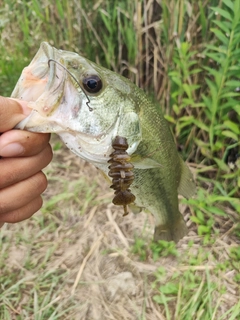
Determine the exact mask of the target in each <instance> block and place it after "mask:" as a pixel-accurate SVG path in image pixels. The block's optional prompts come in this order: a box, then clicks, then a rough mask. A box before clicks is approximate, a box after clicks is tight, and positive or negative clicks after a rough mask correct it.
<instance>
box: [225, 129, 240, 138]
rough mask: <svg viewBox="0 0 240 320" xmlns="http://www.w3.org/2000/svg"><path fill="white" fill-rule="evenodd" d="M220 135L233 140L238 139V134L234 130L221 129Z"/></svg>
mask: <svg viewBox="0 0 240 320" xmlns="http://www.w3.org/2000/svg"><path fill="white" fill-rule="evenodd" d="M222 135H223V136H225V137H228V138H231V139H233V140H236V141H237V140H238V136H237V135H236V134H235V133H234V132H232V131H229V130H223V131H222Z"/></svg>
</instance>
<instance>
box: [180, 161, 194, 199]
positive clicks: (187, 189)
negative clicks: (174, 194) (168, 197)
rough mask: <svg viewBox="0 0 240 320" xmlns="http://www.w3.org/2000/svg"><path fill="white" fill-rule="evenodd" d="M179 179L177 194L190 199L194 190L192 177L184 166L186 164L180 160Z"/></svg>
mask: <svg viewBox="0 0 240 320" xmlns="http://www.w3.org/2000/svg"><path fill="white" fill-rule="evenodd" d="M180 164H181V179H180V182H179V185H178V193H179V194H181V195H182V196H184V198H187V199H188V198H191V197H192V196H193V195H194V193H195V190H196V185H195V182H194V180H193V175H192V173H191V171H190V169H189V168H188V166H187V165H186V163H185V162H184V161H183V160H182V159H181V161H180Z"/></svg>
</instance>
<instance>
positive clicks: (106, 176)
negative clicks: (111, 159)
mask: <svg viewBox="0 0 240 320" xmlns="http://www.w3.org/2000/svg"><path fill="white" fill-rule="evenodd" d="M99 172H100V173H101V175H102V176H103V178H104V180H105V181H107V183H108V184H111V179H110V178H109V176H108V175H107V174H106V173H105V172H103V171H102V170H99Z"/></svg>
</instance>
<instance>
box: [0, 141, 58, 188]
mask: <svg viewBox="0 0 240 320" xmlns="http://www.w3.org/2000/svg"><path fill="white" fill-rule="evenodd" d="M52 156H53V154H52V149H51V146H50V145H49V144H48V145H47V146H46V148H45V149H44V150H43V151H42V152H40V153H39V154H37V155H35V156H32V157H23V158H2V159H0V168H1V177H0V189H2V188H6V187H8V186H11V185H13V184H15V183H18V182H19V181H22V180H25V179H27V178H29V177H31V176H33V175H35V174H36V173H37V172H39V171H41V170H42V169H43V168H45V167H46V166H47V165H48V164H49V162H50V161H51V160H52Z"/></svg>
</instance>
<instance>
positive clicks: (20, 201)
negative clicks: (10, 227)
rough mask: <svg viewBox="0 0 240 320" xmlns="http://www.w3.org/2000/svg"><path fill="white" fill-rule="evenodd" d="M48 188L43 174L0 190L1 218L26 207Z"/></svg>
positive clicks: (39, 173) (40, 173)
mask: <svg viewBox="0 0 240 320" xmlns="http://www.w3.org/2000/svg"><path fill="white" fill-rule="evenodd" d="M46 188H47V179H46V177H45V175H44V174H43V173H42V172H38V173H37V174H35V175H34V176H32V177H30V178H28V179H26V180H23V181H20V182H19V183H17V184H14V185H12V186H9V187H7V188H4V189H1V190H0V217H1V215H2V214H5V213H7V212H11V211H15V210H17V209H18V208H21V207H23V206H26V205H27V204H28V203H30V202H31V201H32V200H33V199H35V198H36V197H38V196H39V195H40V194H41V193H43V191H44V190H45V189H46Z"/></svg>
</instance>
